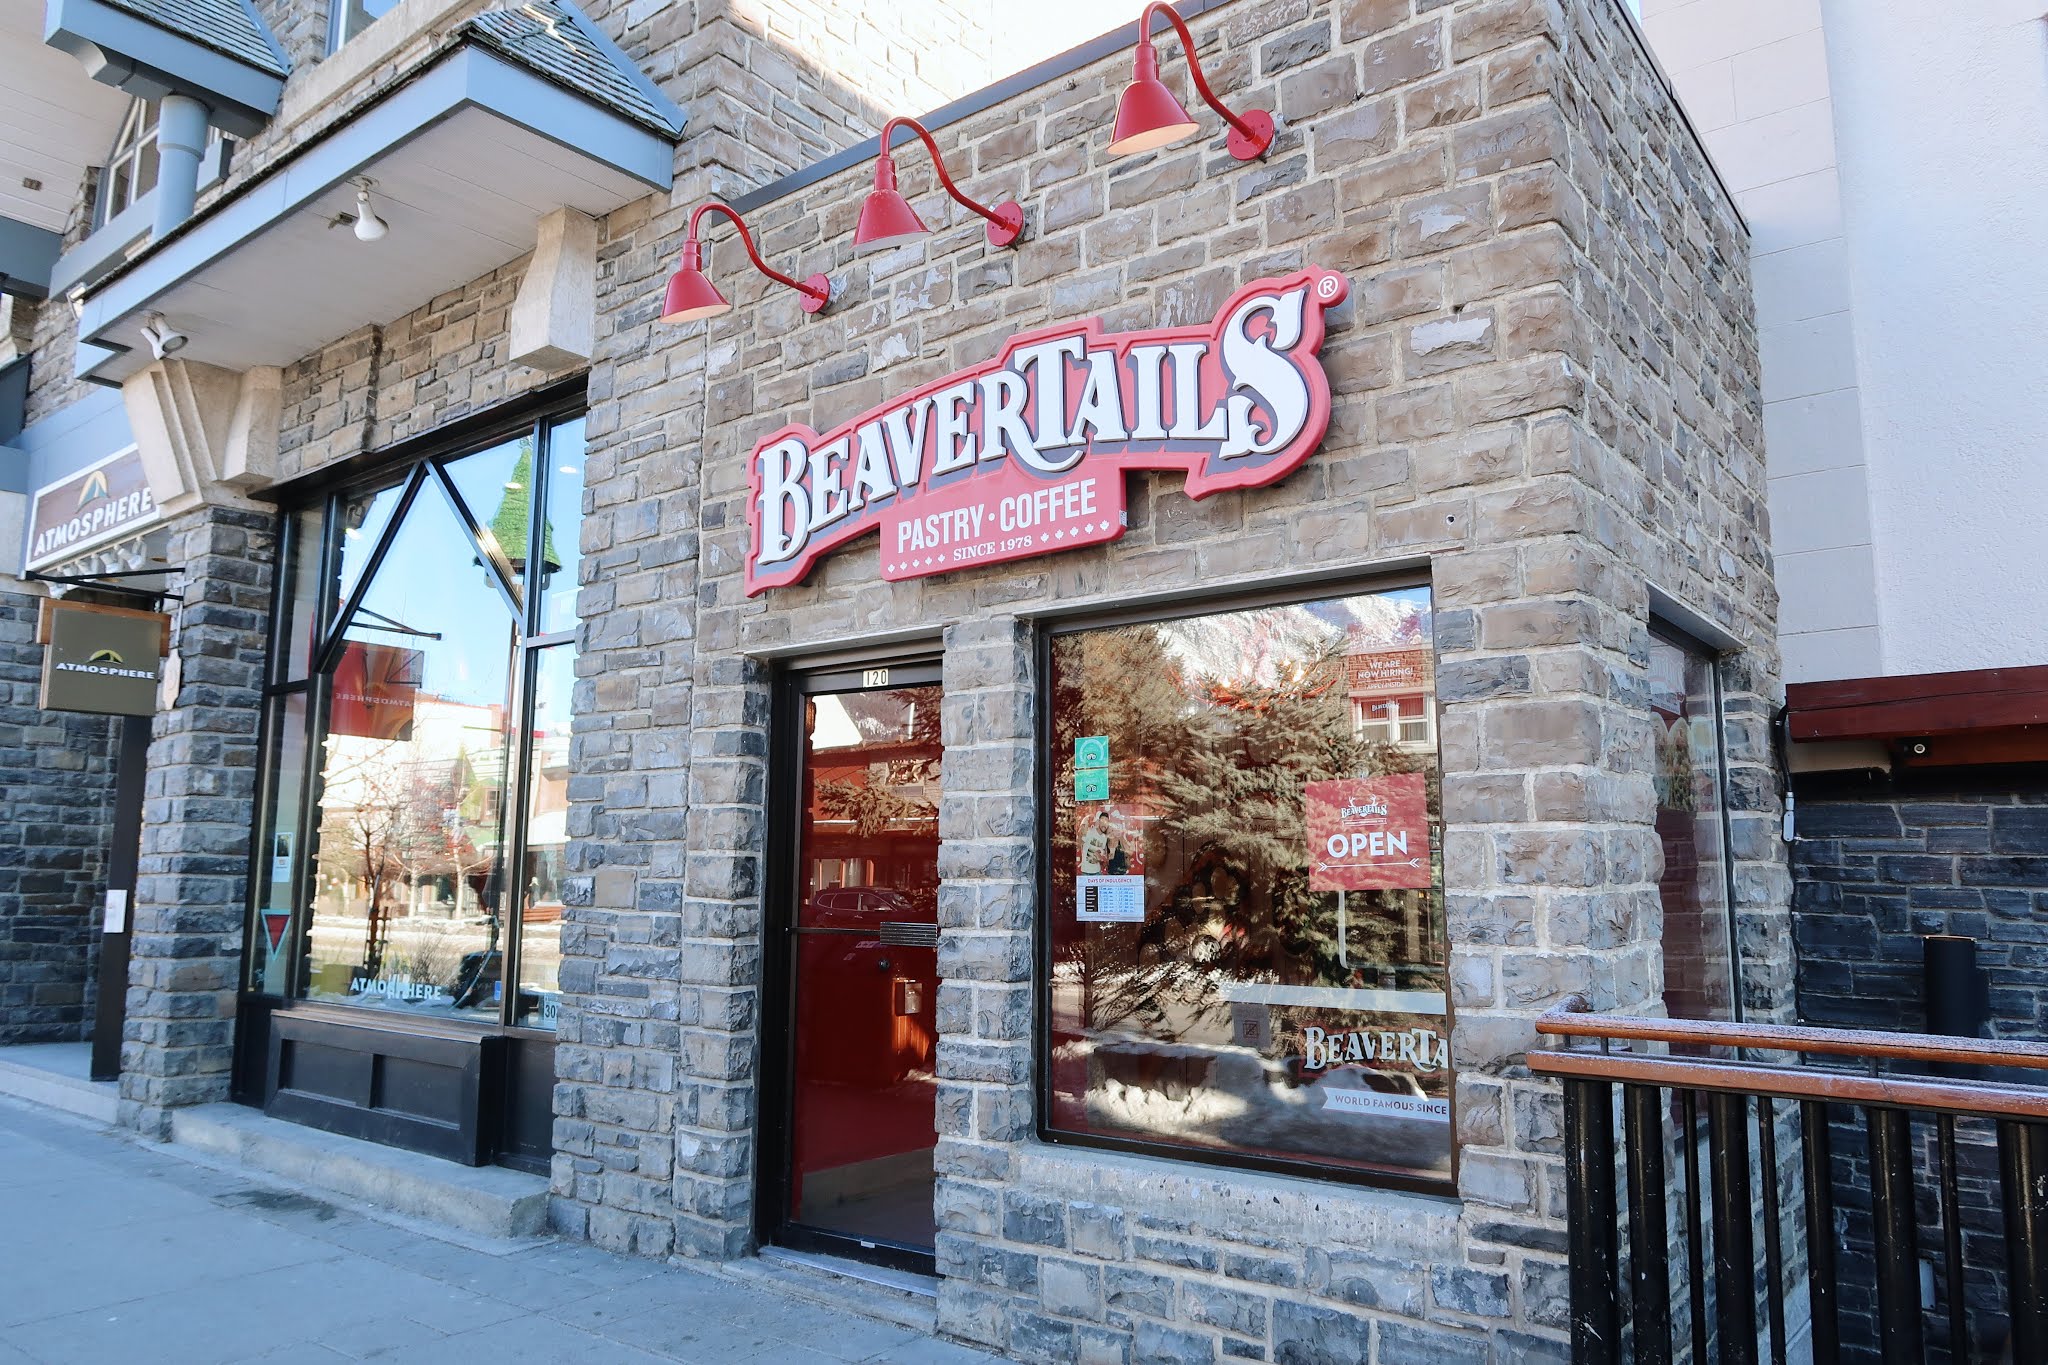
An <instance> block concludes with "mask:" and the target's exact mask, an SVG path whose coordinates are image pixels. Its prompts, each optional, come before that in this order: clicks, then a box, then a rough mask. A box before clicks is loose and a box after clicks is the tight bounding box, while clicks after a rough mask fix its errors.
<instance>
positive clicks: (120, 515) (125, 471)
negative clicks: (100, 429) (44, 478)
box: [25, 446, 157, 569]
mask: <svg viewBox="0 0 2048 1365" xmlns="http://www.w3.org/2000/svg"><path fill="white" fill-rule="evenodd" d="M156 518H157V509H156V500H155V499H154V498H152V497H151V496H150V491H149V479H148V477H147V476H146V475H145V474H144V473H143V471H142V456H141V455H140V454H138V453H137V452H136V450H135V448H134V447H133V446H130V447H129V448H128V449H127V450H124V451H122V452H121V453H120V454H118V455H112V456H109V457H108V458H107V459H104V460H101V461H100V462H99V463H98V464H95V465H93V466H92V467H91V468H90V469H81V470H79V471H78V472H77V473H76V474H73V475H71V476H69V477H68V478H63V479H59V480H58V481H57V482H55V483H52V484H47V485H45V486H43V487H42V488H39V489H37V490H36V495H35V498H34V499H33V501H32V504H31V506H30V507H29V514H28V523H29V524H28V555H27V557H26V560H25V565H26V567H28V568H30V569H43V568H48V567H49V566H50V565H52V564H56V563H59V562H60V561H62V560H65V559H68V558H70V557H71V556H72V555H76V554H82V553H83V552H85V551H86V550H89V549H92V548H93V547H94V546H97V545H104V544H106V543H107V542H108V541H110V540H119V539H120V538H121V537H123V536H128V535H133V534H134V533H135V532H137V531H140V530H142V529H144V528H145V527H147V526H149V525H151V524H152V523H153V522H155V521H156Z"/></svg>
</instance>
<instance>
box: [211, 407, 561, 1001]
mask: <svg viewBox="0 0 2048 1365" xmlns="http://www.w3.org/2000/svg"><path fill="white" fill-rule="evenodd" d="M588 412H589V403H588V395H587V389H586V381H585V379H584V378H582V377H578V378H576V379H573V380H571V381H568V382H567V383H564V384H558V385H552V386H549V387H548V388H546V389H543V390H540V391H537V392H536V393H534V394H531V395H528V396H527V397H526V398H524V399H522V400H518V401H515V402H513V403H510V404H506V405H503V406H501V407H500V408H498V409H495V410H493V411H491V412H488V413H484V414H480V415H479V416H478V417H476V418H474V419H470V420H465V421H460V422H456V423H451V424H449V425H448V426H446V427H443V428H441V429H438V430H436V431H432V432H428V433H426V434H424V435H422V436H420V437H416V438H414V439H412V440H409V441H405V442H402V443H400V444H399V445H397V446H394V447H392V448H391V449H389V450H386V451H383V452H379V453H376V454H372V455H368V456H363V457H358V458H356V459H353V460H348V461H344V462H342V463H341V464H338V465H336V466H334V467H331V468H329V469H326V470H323V471H320V472H319V473H318V474H316V475H314V476H312V477H309V478H306V479H301V480H294V481H292V482H291V483H288V484H285V485H282V486H280V487H279V488H277V489H275V490H272V492H271V494H270V497H271V498H272V499H274V500H275V501H276V502H277V504H278V509H279V510H278V521H277V542H276V543H277V554H276V558H275V560H274V561H273V562H274V565H275V571H274V572H273V573H272V575H271V588H270V619H269V620H268V622H266V625H265V646H264V648H265V657H264V667H263V679H264V681H263V694H262V701H261V703H260V709H259V712H258V722H259V742H260V745H261V747H260V749H259V753H260V755H261V758H260V760H259V767H258V769H257V800H256V805H255V810H254V814H253V819H252V830H251V838H250V841H249V843H250V848H249V864H248V872H247V876H246V883H245V885H246V893H245V896H244V910H243V916H244V922H243V935H244V940H243V941H244V954H243V960H242V963H241V965H240V968H239V978H240V979H239V984H238V990H239V994H240V996H241V998H243V999H244V1000H254V1001H261V1002H264V1003H265V1005H266V1006H267V1007H268V1008H290V1007H292V1006H294V1005H299V1004H315V1005H320V1004H332V1002H321V1001H313V1000H309V999H308V997H307V996H306V995H305V993H304V988H305V977H304V964H305V949H304V940H305V935H306V934H307V932H308V931H309V929H310V927H311V907H312V899H311V893H312V885H313V876H314V871H315V868H316V866H317V864H318V861H319V824H320V822H319V820H318V818H317V812H318V810H319V807H320V797H321V777H320V763H319V755H320V751H321V750H320V742H319V741H320V739H321V737H322V736H324V735H325V734H326V732H327V722H328V713H329V709H330V693H331V691H332V682H333V671H332V663H333V661H334V656H335V652H336V650H337V649H338V646H339V643H340V640H341V631H339V630H338V629H336V627H337V626H338V625H339V624H340V623H342V622H345V621H346V620H347V619H348V615H349V609H350V608H351V607H353V606H354V605H355V604H356V603H357V602H358V601H359V600H360V599H361V597H362V596H363V594H364V593H365V592H366V591H367V590H368V587H369V585H370V583H371V580H372V579H373V577H374V576H375V574H376V571H377V568H378V565H379V563H380V562H381V561H382V559H383V556H384V553H385V551H386V549H388V547H389V545H390V544H391V541H392V538H393V537H394V536H395V535H396V533H397V531H398V529H399V528H400V527H401V526H402V525H403V523H404V518H405V514H406V513H407V512H408V511H409V510H410V508H411V505H412V503H413V501H414V500H415V499H416V498H417V497H418V496H420V494H421V493H422V492H424V491H425V489H426V485H427V483H429V482H433V481H438V482H439V483H440V485H441V489H442V492H440V493H433V494H430V496H443V494H444V493H445V495H447V496H448V497H449V499H450V501H451V504H452V506H453V507H454V508H456V509H458V511H457V515H458V516H460V515H463V513H464V511H468V512H469V513H470V521H471V523H472V524H477V523H475V518H474V515H473V509H466V505H465V503H464V502H463V500H462V497H461V495H460V493H459V492H457V491H456V490H455V487H454V484H453V482H452V480H450V479H449V477H448V476H447V474H446V473H445V472H444V469H445V467H446V466H447V465H449V464H451V463H453V462H454V461H457V460H460V459H462V458H464V457H465V456H469V455H474V454H477V453H479V452H481V451H485V450H488V449H490V448H492V447H493V446H497V445H501V444H503V443H505V442H506V441H509V440H516V439H517V438H518V437H520V436H522V435H530V436H532V438H533V441H534V448H533V449H534V455H533V487H532V489H531V490H529V491H530V494H531V500H530V506H531V507H532V508H533V509H534V513H533V514H532V515H529V516H528V518H527V537H528V539H527V546H526V549H527V563H528V565H529V566H531V565H533V564H534V563H537V562H538V559H539V550H540V547H541V545H542V544H543V543H544V541H545V537H546V534H547V526H548V517H547V501H546V499H547V496H548V493H549V491H550V483H551V481H552V478H553V475H554V468H553V464H552V462H551V461H550V460H549V459H548V455H549V433H550V432H551V431H552V430H553V429H554V428H557V427H560V426H563V425H566V424H567V423H569V422H572V421H574V420H576V419H578V418H583V417H587V415H588ZM385 487H390V488H397V489H399V490H400V492H399V502H398V505H397V506H396V507H395V508H394V509H393V511H392V515H391V519H390V521H389V522H388V523H387V524H386V526H385V527H384V528H383V529H382V530H381V531H380V532H379V533H378V541H377V544H376V545H375V546H373V547H372V551H371V557H370V559H369V561H368V562H367V563H365V564H364V566H363V572H362V575H361V577H360V578H359V579H358V580H357V581H356V583H355V584H354V585H353V586H352V587H351V588H350V590H349V592H348V594H347V596H346V598H345V599H343V600H340V601H337V600H335V597H334V595H333V594H332V593H331V592H330V591H329V587H330V585H332V584H334V583H335V582H336V578H337V575H338V573H339V570H340V567H341V564H340V557H341V544H342V535H341V531H340V520H341V511H342V508H343V507H344V505H345V504H346V502H347V500H348V499H349V498H350V497H351V496H352V495H355V494H358V493H362V492H365V491H369V490H375V489H378V488H385ZM315 512H317V522H318V528H319V534H320V536H321V538H322V543H321V547H320V553H319V557H318V560H317V573H318V576H319V577H318V585H319V586H318V591H317V593H316V594H315V596H314V597H313V599H312V601H311V603H310V605H311V607H312V609H313V611H314V612H315V613H316V615H315V619H314V623H313V629H312V632H311V635H310V638H309V640H308V652H307V657H306V658H305V659H300V660H293V659H290V658H289V657H288V653H289V651H290V649H291V634H292V622H291V615H290V613H291V610H292V607H293V606H294V597H295V596H296V595H297V593H296V590H297V587H298V585H297V584H296V583H295V581H294V578H295V571H296V569H297V566H298V554H299V547H300V542H301V541H302V539H303V538H304V536H305V535H306V534H308V526H307V523H308V522H309V521H312V520H315V518H313V517H309V515H308V514H309V513H315ZM578 518H579V532H578V533H579V534H580V518H581V511H580V509H579V511H578ZM494 576H495V575H494ZM576 589H577V585H576V584H564V585H562V587H561V588H559V589H557V591H568V592H574V591H576ZM542 598H543V594H542V593H541V592H540V591H539V590H538V581H537V578H536V577H535V576H534V575H532V574H531V573H530V572H529V574H528V581H527V583H526V585H525V588H524V590H523V593H522V596H521V598H520V600H519V602H518V604H517V606H518V610H517V613H516V615H515V617H514V620H515V623H516V626H517V634H516V636H515V637H514V639H513V641H512V652H513V655H514V658H513V660H512V664H511V672H510V676H509V678H508V685H509V689H510V694H511V695H510V696H509V697H508V700H507V708H508V720H509V722H510V723H511V724H514V725H516V726H517V727H518V730H517V733H516V734H514V735H513V736H511V740H512V743H511V744H510V746H509V749H508V752H507V755H506V765H507V780H506V783H505V786H506V788H507V791H508V793H509V792H510V791H512V790H516V791H517V792H518V800H517V802H516V804H517V807H518V809H517V810H516V811H508V812H507V819H506V830H507V834H506V839H505V851H504V855H503V856H504V865H505V867H506V869H507V871H506V875H505V892H504V894H505V897H506V902H507V907H506V911H505V915H504V923H505V929H504V933H503V941H502V944H501V947H500V949H499V951H500V954H501V966H500V978H501V979H502V980H505V981H508V982H511V983H512V987H511V988H510V989H507V990H505V991H504V992H503V993H502V995H503V998H502V999H501V1000H500V1002H499V1009H498V1017H497V1019H495V1020H491V1019H487V1018H476V1017H461V1016H458V1017H454V1018H450V1019H445V1020H444V1019H436V1020H434V1021H433V1026H434V1027H449V1026H453V1027H456V1028H462V1029H474V1030H481V1031H485V1032H489V1033H494V1034H509V1035H516V1036H525V1037H531V1038H535V1039H542V1040H552V1039H553V1038H554V1037H555V1034H556V1030H555V1029H554V1028H551V1027H543V1026H539V1025H534V1024H522V1023H519V1022H517V1017H518V1015H517V1011H518V996H519V992H518V988H517V981H518V971H519V959H520V956H521V953H522V951H523V948H524V934H523V932H522V931H523V928H524V923H523V921H524V917H525V911H526V884H525V877H524V875H523V871H522V870H523V868H524V862H525V854H526V834H527V830H526V826H527V821H528V810H527V804H528V803H527V800H526V797H527V795H528V781H529V778H530V776H531V768H532V750H533V733H532V730H533V726H532V720H533V705H534V694H535V691H536V688H535V678H536V676H537V672H538V669H539V667H540V664H541V655H542V654H543V653H544V652H545V651H546V650H549V649H554V648H560V647H562V646H565V645H566V646H579V647H580V638H579V637H580V634H581V624H580V623H579V624H578V625H577V626H573V627H570V628H568V629H566V630H557V631H548V632H542V631H540V630H538V628H537V627H538V625H539V623H540V620H541V609H542ZM300 605H304V603H300ZM323 665H327V667H325V668H324V669H323ZM295 674H296V676H294V675H295ZM295 694H302V695H304V696H305V697H306V706H305V717H304V722H303V725H304V729H303V731H302V739H303V741H304V745H305V750H304V752H305V763H306V770H305V772H304V774H303V775H302V777H301V782H300V790H299V796H298V801H297V803H296V807H295V809H294V811H293V816H294V823H293V825H292V828H293V830H294V831H295V838H294V850H295V856H294V858H293V864H292V874H291V875H292V884H291V893H290V904H291V907H292V917H291V923H290V925H289V926H288V928H287V929H286V934H287V935H288V936H289V937H290V939H291V942H292V945H293V946H292V949H291V955H290V957H289V958H288V959H287V962H286V973H285V982H284V989H283V991H282V993H277V994H273V993H271V992H268V991H264V990H260V989H257V988H256V987H254V986H253V985H252V984H251V964H252V960H253V958H254V953H255V947H256V943H257V937H256V936H257V935H258V934H260V933H261V932H262V925H261V922H260V917H261V914H262V907H261V905H260V903H259V902H260V901H261V900H262V898H263V897H262V892H263V890H264V887H265V880H264V877H263V871H264V863H263V861H262V860H264V859H267V858H268V856H269V854H270V851H271V850H270V847H269V845H270V842H271V841H270V840H268V839H262V838H258V837H256V835H257V833H258V832H259V831H261V830H262V828H263V826H264V823H265V821H267V820H268V819H269V816H270V811H271V806H272V802H273V801H274V799H275V796H276V791H277V785H278V760H279V757H280V754H279V741H280V738H281V736H280V734H279V723H280V721H281V719H282V718H283V717H285V716H286V715H287V714H288V708H287V706H286V704H285V700H284V699H286V698H288V697H290V696H293V695H295ZM506 799H507V800H510V799H511V798H510V796H509V795H508V796H507V797H506ZM278 827H279V828H283V822H282V820H280V821H279V822H278ZM337 1008H342V1009H355V1010H360V1011H361V1013H362V1015H363V1016H364V1021H365V1023H374V1024H376V1025H378V1026H382V1027H387V1028H398V1029H404V1028H406V1027H407V1026H408V1023H407V1021H408V1020H412V1019H413V1018H414V1016H411V1015H408V1014H407V1013H406V1012H404V1011H402V1010H381V1009H377V1008H375V1007H373V1006H347V1005H342V1006H337Z"/></svg>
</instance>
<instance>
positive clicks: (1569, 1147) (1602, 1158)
mask: <svg viewBox="0 0 2048 1365" xmlns="http://www.w3.org/2000/svg"><path fill="white" fill-rule="evenodd" d="M1564 1130H1565V1132H1564V1143H1565V1188H1566V1192H1567V1196H1568V1199H1569V1202H1570V1205H1571V1214H1570V1226H1571V1292H1572V1359H1573V1361H1574V1362H1575V1363H1576V1365H1620V1361H1621V1285H1620V1279H1621V1269H1620V1262H1621V1257H1620V1250H1619V1247H1618V1245H1617V1238H1616V1235H1615V1234H1616V1228H1615V1223H1616V1210H1615V1207H1614V1087H1613V1086H1612V1085H1610V1084H1608V1083H1607V1082H1606V1081H1582V1080H1572V1081H1566V1082H1565V1086H1564Z"/></svg>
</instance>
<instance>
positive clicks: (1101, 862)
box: [1075, 801, 1145, 877]
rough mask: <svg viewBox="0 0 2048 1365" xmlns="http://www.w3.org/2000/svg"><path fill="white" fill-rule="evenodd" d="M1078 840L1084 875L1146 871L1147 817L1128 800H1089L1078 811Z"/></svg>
mask: <svg viewBox="0 0 2048 1365" xmlns="http://www.w3.org/2000/svg"><path fill="white" fill-rule="evenodd" d="M1075 818H1076V820H1077V821H1078V822H1079V825H1080V828H1079V830H1078V831H1077V833H1078V837H1077V838H1076V839H1075V844H1076V845H1077V846H1078V848H1079V852H1080V871H1081V875H1082V876H1084V877H1096V876H1101V877H1123V876H1139V875H1142V874H1143V873H1144V871H1145V836H1144V824H1143V821H1144V817H1143V815H1142V814H1141V813H1140V812H1139V811H1138V809H1137V808H1136V807H1134V806H1132V805H1130V804H1129V803H1127V802H1107V801H1106V802H1102V803H1100V804H1096V803H1093V802H1091V803H1089V804H1088V805H1084V806H1081V807H1079V808H1078V809H1077V811H1076V814H1075Z"/></svg>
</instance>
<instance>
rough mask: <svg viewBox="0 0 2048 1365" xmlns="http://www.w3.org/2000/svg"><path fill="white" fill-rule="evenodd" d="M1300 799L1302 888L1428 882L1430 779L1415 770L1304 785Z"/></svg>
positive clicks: (1358, 888) (1353, 888)
mask: <svg viewBox="0 0 2048 1365" xmlns="http://www.w3.org/2000/svg"><path fill="white" fill-rule="evenodd" d="M1302 796H1303V799H1304V802H1305V805H1306V811H1305V814H1306V817H1307V821H1306V822H1307V825H1308V857H1309V869H1308V886H1309V890H1311V891H1385V890H1391V889H1395V888H1401V887H1427V886H1428V885H1429V884H1430V880H1431V877H1430V866H1429V784H1428V779H1427V778H1425V777H1424V776H1423V775H1422V774H1421V773H1389V774H1387V775H1386V776H1384V777H1353V778H1343V779H1340V780H1338V781H1334V782H1310V783H1307V784H1306V785H1305V786H1304V787H1303V789H1302Z"/></svg>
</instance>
